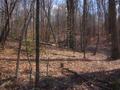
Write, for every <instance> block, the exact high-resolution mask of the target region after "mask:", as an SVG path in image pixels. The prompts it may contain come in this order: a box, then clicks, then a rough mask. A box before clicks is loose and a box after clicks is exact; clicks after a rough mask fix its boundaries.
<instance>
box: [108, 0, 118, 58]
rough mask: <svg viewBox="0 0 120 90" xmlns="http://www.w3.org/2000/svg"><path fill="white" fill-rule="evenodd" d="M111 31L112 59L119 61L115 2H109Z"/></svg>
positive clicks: (111, 0)
mask: <svg viewBox="0 0 120 90" xmlns="http://www.w3.org/2000/svg"><path fill="white" fill-rule="evenodd" d="M109 30H110V33H111V42H112V48H111V58H112V59H118V58H119V57H120V53H119V41H118V31H117V28H116V4H115V0H109Z"/></svg>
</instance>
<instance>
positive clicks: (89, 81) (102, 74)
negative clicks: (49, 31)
mask: <svg viewBox="0 0 120 90" xmlns="http://www.w3.org/2000/svg"><path fill="white" fill-rule="evenodd" d="M15 46H16V45H15ZM14 48H15V47H14ZM40 55H41V60H40V75H41V78H40V87H39V88H38V90H120V60H115V61H111V60H109V59H108V56H106V55H105V53H101V52H99V53H97V54H96V55H95V56H93V54H92V53H89V52H88V53H87V54H86V59H83V53H81V52H73V51H70V50H61V49H53V48H52V49H47V48H45V49H43V50H42V53H41V54H40ZM33 57H34V55H30V58H32V59H30V60H31V67H30V64H29V62H28V61H27V59H26V58H27V57H26V53H25V51H24V50H22V54H21V58H22V60H21V61H20V69H19V78H18V79H17V80H16V79H15V78H14V76H15V70H16V58H17V49H13V48H12V47H9V48H6V49H5V50H4V51H2V50H1V52H0V90H34V76H35V61H34V60H33ZM13 59H14V60H13ZM24 59H25V60H24ZM30 68H32V72H31V70H30Z"/></svg>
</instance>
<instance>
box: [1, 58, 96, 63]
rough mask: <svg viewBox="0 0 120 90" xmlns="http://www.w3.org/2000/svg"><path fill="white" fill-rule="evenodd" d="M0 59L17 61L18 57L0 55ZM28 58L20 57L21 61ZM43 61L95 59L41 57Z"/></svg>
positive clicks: (32, 59)
mask: <svg viewBox="0 0 120 90" xmlns="http://www.w3.org/2000/svg"><path fill="white" fill-rule="evenodd" d="M0 60H1V61H2V60H6V61H16V60H17V58H11V57H0ZM27 60H28V59H27V58H20V61H27ZM40 60H41V61H86V62H88V61H94V60H90V59H84V58H40ZM30 61H35V58H33V57H32V58H30Z"/></svg>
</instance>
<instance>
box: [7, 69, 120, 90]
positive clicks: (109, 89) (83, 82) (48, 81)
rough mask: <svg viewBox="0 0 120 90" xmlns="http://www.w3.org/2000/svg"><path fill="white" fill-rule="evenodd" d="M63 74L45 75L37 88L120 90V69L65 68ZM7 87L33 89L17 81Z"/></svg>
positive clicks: (55, 89)
mask: <svg viewBox="0 0 120 90" xmlns="http://www.w3.org/2000/svg"><path fill="white" fill-rule="evenodd" d="M62 74H63V76H61V77H51V76H49V77H43V78H42V79H41V80H40V84H39V89H37V90H120V69H116V70H111V71H103V72H92V73H77V72H74V71H72V70H69V69H66V68H64V69H63V71H62ZM13 86H14V87H13ZM6 88H7V89H6V90H33V89H31V88H33V87H29V85H28V84H24V85H23V84H20V85H19V84H17V83H16V82H15V83H14V85H12V87H11V86H9V87H6ZM8 88H11V89H8Z"/></svg>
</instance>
